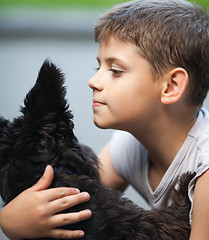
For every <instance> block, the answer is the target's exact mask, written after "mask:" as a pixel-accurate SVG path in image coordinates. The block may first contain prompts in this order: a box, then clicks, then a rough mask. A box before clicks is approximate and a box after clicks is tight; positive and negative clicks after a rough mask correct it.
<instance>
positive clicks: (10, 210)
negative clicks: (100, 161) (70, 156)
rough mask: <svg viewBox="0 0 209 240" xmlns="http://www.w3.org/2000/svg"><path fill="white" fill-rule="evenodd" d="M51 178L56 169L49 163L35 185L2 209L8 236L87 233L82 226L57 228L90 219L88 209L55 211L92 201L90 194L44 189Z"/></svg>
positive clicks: (76, 235) (1, 222) (15, 238)
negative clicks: (68, 228) (74, 229)
mask: <svg viewBox="0 0 209 240" xmlns="http://www.w3.org/2000/svg"><path fill="white" fill-rule="evenodd" d="M52 179H53V169H52V167H51V166H50V167H48V168H46V171H45V173H44V175H43V177H42V178H41V179H40V180H39V181H38V182H37V183H36V184H35V185H34V186H32V187H31V188H29V189H27V190H25V191H24V192H22V193H21V194H20V195H19V196H17V197H16V198H15V199H14V200H12V201H11V202H10V203H8V204H7V205H6V206H5V207H4V208H3V210H2V212H1V213H0V227H1V228H2V230H3V232H4V233H5V234H6V236H7V237H8V238H9V239H11V240H20V239H23V238H41V237H51V238H60V239H62V238H65V239H67V238H68V239H71V238H73V239H75V238H80V237H82V236H83V234H84V233H83V232H82V231H80V230H79V229H78V230H76V231H70V230H69V231H67V230H64V229H59V228H58V227H60V226H62V225H66V224H72V223H74V222H78V221H82V220H85V219H87V218H89V217H90V216H91V212H90V211H89V210H84V211H81V212H78V213H69V214H56V213H57V212H60V211H62V210H64V209H67V208H69V207H72V206H74V205H76V204H79V203H82V202H85V201H87V200H89V195H88V194H87V193H78V191H77V190H76V189H74V188H54V189H47V190H45V189H46V188H47V187H48V186H49V185H50V183H51V181H52Z"/></svg>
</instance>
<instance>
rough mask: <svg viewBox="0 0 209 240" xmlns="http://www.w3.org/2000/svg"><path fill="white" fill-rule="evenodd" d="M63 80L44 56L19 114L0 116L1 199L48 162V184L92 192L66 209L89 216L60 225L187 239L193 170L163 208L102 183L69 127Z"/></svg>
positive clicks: (103, 235)
mask: <svg viewBox="0 0 209 240" xmlns="http://www.w3.org/2000/svg"><path fill="white" fill-rule="evenodd" d="M63 84H64V77H63V74H62V73H61V72H60V70H59V69H57V68H56V67H55V66H54V65H53V64H51V63H49V62H48V61H45V62H44V64H43V66H42V68H41V70H40V73H39V76H38V79H37V82H36V84H35V86H34V87H33V88H32V90H31V91H30V92H29V93H28V94H27V96H26V99H25V102H24V103H25V107H23V108H22V110H21V111H22V113H23V114H22V116H20V117H18V118H16V119H14V121H13V122H11V123H10V122H8V121H7V120H5V119H3V118H2V119H1V121H0V193H1V196H2V199H3V200H4V202H5V203H8V202H9V201H11V200H12V199H13V198H14V197H16V196H17V195H18V194H19V193H20V192H22V191H23V190H25V189H26V188H28V187H31V186H32V185H33V184H34V183H35V182H36V181H37V180H38V179H39V178H40V177H41V175H42V174H43V172H44V169H45V167H46V165H47V164H50V165H52V166H53V168H54V170H55V176H54V180H53V183H52V185H51V187H61V186H70V187H77V188H79V189H80V190H81V191H87V192H89V193H90V195H91V200H90V201H89V202H86V203H84V204H80V205H78V206H76V207H73V208H70V209H68V210H67V211H66V212H69V211H70V212H72V211H80V210H83V209H86V208H89V209H91V210H92V212H93V216H92V218H91V219H89V220H86V221H83V222H80V223H77V224H73V225H70V226H65V227H64V228H66V229H83V230H84V231H85V233H86V235H85V237H84V238H83V239H88V240H103V239H104V240H134V239H141V240H142V239H143V240H147V239H149V240H150V239H155V240H160V239H176V240H181V239H182V240H185V239H189V233H190V226H189V220H188V215H189V210H190V201H189V199H188V196H187V187H188V183H189V181H190V179H191V174H185V175H183V177H182V178H181V183H180V188H179V190H178V191H175V190H174V194H173V204H172V205H171V206H170V207H168V208H165V209H163V210H150V211H146V210H143V209H141V208H139V207H138V206H136V205H134V204H133V203H132V202H131V201H130V200H127V199H125V198H123V197H122V196H121V194H120V193H119V192H117V191H114V190H111V189H110V188H108V187H106V186H104V185H102V184H101V183H100V180H99V174H98V167H99V164H98V161H97V157H96V156H95V154H94V153H93V152H92V151H91V150H90V149H89V148H87V147H84V146H81V145H80V144H79V142H78V141H77V139H76V137H75V135H74V133H73V121H72V119H73V116H72V114H71V112H70V111H69V110H68V105H67V102H66V100H65V92H66V91H65V88H64V87H63ZM42 239H45V240H46V239H49V238H42Z"/></svg>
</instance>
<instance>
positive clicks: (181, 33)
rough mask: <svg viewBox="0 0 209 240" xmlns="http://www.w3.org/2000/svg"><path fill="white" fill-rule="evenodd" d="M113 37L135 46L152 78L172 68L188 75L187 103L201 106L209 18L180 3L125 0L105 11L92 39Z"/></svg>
mask: <svg viewBox="0 0 209 240" xmlns="http://www.w3.org/2000/svg"><path fill="white" fill-rule="evenodd" d="M111 36H113V37H114V38H115V39H118V40H120V41H123V42H131V43H133V44H135V45H136V46H137V47H138V50H139V54H140V55H141V56H142V57H143V58H145V59H146V60H147V61H149V63H150V64H151V66H152V68H153V76H154V77H155V78H157V77H159V76H160V75H161V74H162V73H163V72H165V71H167V70H170V69H172V68H174V67H182V68H184V69H185V70H186V71H187V73H188V75H189V92H190V93H189V99H188V100H189V103H190V104H193V105H197V106H201V105H202V103H203V101H204V99H205V97H206V95H207V92H208V89H209V17H208V15H207V13H206V11H204V10H203V9H202V8H201V7H199V6H197V5H195V4H192V3H189V2H187V1H184V0H169V1H168V0H136V1H129V2H126V3H123V4H120V5H117V6H116V7H114V8H112V9H111V10H109V11H107V12H106V13H105V14H104V15H103V16H101V17H100V18H99V20H98V22H97V23H96V25H95V40H96V41H97V42H101V41H108V39H109V37H111Z"/></svg>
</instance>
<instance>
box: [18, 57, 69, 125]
mask: <svg viewBox="0 0 209 240" xmlns="http://www.w3.org/2000/svg"><path fill="white" fill-rule="evenodd" d="M63 84H64V75H63V73H62V72H61V71H60V70H59V69H58V68H57V67H56V66H55V65H54V64H52V63H50V62H49V61H48V60H46V61H45V62H44V63H43V65H42V67H41V69H40V71H39V75H38V78H37V80H36V83H35V85H34V87H33V88H32V89H31V90H30V92H29V93H28V94H27V96H26V98H25V101H24V104H25V107H23V108H22V110H21V111H22V113H23V114H24V115H25V116H27V118H31V120H32V122H34V121H37V120H38V119H40V118H43V117H44V116H46V115H47V114H49V115H50V114H51V117H52V119H51V120H58V119H54V118H60V119H62V120H63V117H65V118H66V119H69V118H70V119H72V118H73V116H72V114H71V112H69V111H68V104H67V102H66V100H65V95H66V89H65V87H64V86H63Z"/></svg>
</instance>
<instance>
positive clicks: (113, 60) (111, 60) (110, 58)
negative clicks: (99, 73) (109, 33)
mask: <svg viewBox="0 0 209 240" xmlns="http://www.w3.org/2000/svg"><path fill="white" fill-rule="evenodd" d="M97 61H98V63H99V64H100V63H101V61H100V59H99V57H97ZM105 62H107V63H109V64H111V63H113V62H118V63H119V64H121V65H124V63H123V61H122V60H121V59H119V58H116V57H108V58H105Z"/></svg>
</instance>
